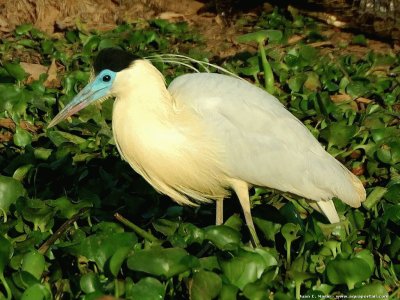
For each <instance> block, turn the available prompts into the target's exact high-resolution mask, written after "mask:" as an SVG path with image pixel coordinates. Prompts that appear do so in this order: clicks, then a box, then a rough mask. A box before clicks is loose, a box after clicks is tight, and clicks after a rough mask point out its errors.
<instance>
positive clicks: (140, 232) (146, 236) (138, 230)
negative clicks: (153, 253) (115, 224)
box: [114, 213, 159, 242]
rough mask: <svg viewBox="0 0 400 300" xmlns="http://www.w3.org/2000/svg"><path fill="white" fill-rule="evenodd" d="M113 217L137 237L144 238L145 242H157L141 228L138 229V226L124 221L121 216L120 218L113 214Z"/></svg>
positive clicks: (118, 215)
mask: <svg viewBox="0 0 400 300" xmlns="http://www.w3.org/2000/svg"><path fill="white" fill-rule="evenodd" d="M114 217H115V218H116V219H117V220H118V221H120V222H121V223H122V224H124V225H125V226H127V227H129V228H131V229H132V230H133V231H134V232H136V233H137V234H138V235H140V236H141V237H142V238H144V239H145V240H148V241H150V242H159V240H158V239H157V238H156V237H155V236H154V235H152V234H151V233H149V232H147V231H145V230H143V229H142V228H140V227H139V226H137V225H136V224H133V223H132V222H131V221H129V220H128V219H125V218H124V217H123V216H121V215H120V214H119V213H115V214H114Z"/></svg>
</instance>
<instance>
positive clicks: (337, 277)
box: [326, 257, 373, 290]
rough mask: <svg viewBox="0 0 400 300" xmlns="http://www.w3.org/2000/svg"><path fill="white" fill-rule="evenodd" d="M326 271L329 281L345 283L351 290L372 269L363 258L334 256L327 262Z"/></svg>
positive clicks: (369, 273)
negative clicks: (334, 257)
mask: <svg viewBox="0 0 400 300" xmlns="http://www.w3.org/2000/svg"><path fill="white" fill-rule="evenodd" d="M326 272H327V275H328V279H329V281H330V282H331V283H334V284H347V287H348V288H349V290H352V289H353V288H354V285H355V284H356V283H359V282H362V281H364V280H367V279H369V278H370V276H371V275H372V273H373V270H371V267H370V264H369V263H368V262H366V261H365V260H364V259H361V258H357V257H354V258H350V259H343V258H340V257H336V259H334V260H332V261H330V262H329V263H328V265H327V267H326Z"/></svg>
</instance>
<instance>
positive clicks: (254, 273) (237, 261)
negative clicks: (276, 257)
mask: <svg viewBox="0 0 400 300" xmlns="http://www.w3.org/2000/svg"><path fill="white" fill-rule="evenodd" d="M220 265H221V269H222V271H223V274H224V275H225V276H226V278H227V279H228V280H229V283H231V284H233V285H234V286H236V287H238V288H239V289H243V288H244V287H245V286H246V285H247V284H248V283H251V282H254V281H256V280H257V279H259V278H260V277H261V275H262V273H263V272H264V271H265V269H266V268H268V264H267V262H266V261H265V260H264V258H263V257H262V256H261V255H260V254H258V253H256V252H250V251H243V250H240V251H239V253H238V255H236V256H234V257H233V258H231V259H221V260H220Z"/></svg>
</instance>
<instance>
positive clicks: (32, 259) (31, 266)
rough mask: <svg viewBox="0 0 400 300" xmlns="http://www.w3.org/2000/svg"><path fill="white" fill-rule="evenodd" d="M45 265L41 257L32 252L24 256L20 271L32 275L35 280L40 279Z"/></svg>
mask: <svg viewBox="0 0 400 300" xmlns="http://www.w3.org/2000/svg"><path fill="white" fill-rule="evenodd" d="M45 263H46V262H45V259H44V257H43V255H42V254H40V253H39V252H37V251H36V250H33V251H30V252H28V253H26V254H25V255H24V257H23V259H22V266H21V269H22V270H23V271H25V272H28V273H30V274H32V275H33V276H34V277H35V278H36V279H40V278H41V277H42V274H43V271H44V269H45Z"/></svg>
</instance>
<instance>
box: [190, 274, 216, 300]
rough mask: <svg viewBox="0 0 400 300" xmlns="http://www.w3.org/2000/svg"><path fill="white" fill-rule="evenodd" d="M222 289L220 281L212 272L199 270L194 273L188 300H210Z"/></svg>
mask: <svg viewBox="0 0 400 300" xmlns="http://www.w3.org/2000/svg"><path fill="white" fill-rule="evenodd" d="M221 289H222V280H221V277H219V276H218V275H217V274H215V273H214V272H209V271H204V270H200V271H199V272H196V273H194V275H193V282H192V285H191V287H190V299H192V300H210V299H214V298H215V297H217V296H218V295H219V293H220V291H221Z"/></svg>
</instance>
